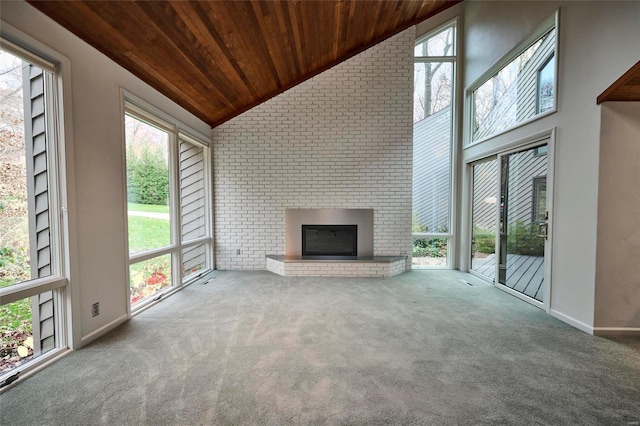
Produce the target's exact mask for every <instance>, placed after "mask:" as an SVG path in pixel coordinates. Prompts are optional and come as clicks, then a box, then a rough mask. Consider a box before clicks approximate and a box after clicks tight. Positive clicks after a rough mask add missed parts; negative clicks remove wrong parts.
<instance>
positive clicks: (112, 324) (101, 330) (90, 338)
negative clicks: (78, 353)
mask: <svg viewBox="0 0 640 426" xmlns="http://www.w3.org/2000/svg"><path fill="white" fill-rule="evenodd" d="M128 319H129V316H128V315H127V314H124V315H122V316H121V317H119V318H116V319H115V320H113V321H111V322H110V323H109V324H106V325H104V326H102V327H100V328H99V329H97V330H96V331H94V332H92V333H89V334H87V335H86V336H84V337H83V338H82V339H80V347H83V346H86V345H88V344H89V343H91V342H93V341H94V340H96V339H97V338H98V337H101V336H103V335H104V334H106V333H108V332H109V331H111V330H113V329H114V328H116V327H117V326H119V325H120V324H122V323H124V322H125V321H127V320H128Z"/></svg>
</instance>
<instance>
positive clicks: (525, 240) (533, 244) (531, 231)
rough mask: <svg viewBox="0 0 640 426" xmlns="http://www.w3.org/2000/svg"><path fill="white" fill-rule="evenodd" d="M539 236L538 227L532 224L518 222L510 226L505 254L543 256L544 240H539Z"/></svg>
mask: <svg viewBox="0 0 640 426" xmlns="http://www.w3.org/2000/svg"><path fill="white" fill-rule="evenodd" d="M539 234H540V229H539V226H538V225H536V224H534V223H525V222H524V221H522V220H519V221H517V222H516V223H515V224H513V225H510V226H509V233H508V236H507V253H510V254H521V255H526V256H542V255H543V254H544V238H541V237H540V236H539Z"/></svg>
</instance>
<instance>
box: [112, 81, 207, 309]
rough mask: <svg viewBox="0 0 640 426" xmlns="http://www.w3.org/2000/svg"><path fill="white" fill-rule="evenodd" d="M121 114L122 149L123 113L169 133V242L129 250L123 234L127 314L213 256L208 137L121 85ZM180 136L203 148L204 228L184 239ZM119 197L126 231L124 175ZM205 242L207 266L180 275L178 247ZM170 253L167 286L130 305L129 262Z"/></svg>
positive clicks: (181, 282)
mask: <svg viewBox="0 0 640 426" xmlns="http://www.w3.org/2000/svg"><path fill="white" fill-rule="evenodd" d="M120 98H121V117H122V132H121V134H122V140H123V147H124V150H125V151H126V131H125V124H124V118H125V116H126V115H129V116H131V117H134V118H135V119H137V120H140V121H142V122H144V123H146V124H148V125H150V126H153V127H156V128H159V129H161V130H163V131H165V132H167V133H168V135H169V144H168V145H169V146H168V149H169V174H170V180H169V191H170V197H169V200H170V202H169V210H170V212H171V222H172V224H171V225H172V226H171V243H170V244H169V245H167V246H163V247H160V248H154V249H150V250H145V251H142V252H137V253H133V254H130V253H129V239H128V236H126V238H125V246H126V247H125V249H126V250H125V253H124V255H125V257H126V265H127V266H128V267H127V268H126V274H125V285H126V294H127V315H128V317H131V316H133V315H135V314H137V313H139V312H142V311H143V310H144V309H146V308H148V307H149V306H150V305H151V304H153V303H155V302H156V301H158V300H159V299H160V298H162V297H165V296H167V295H170V294H172V293H174V292H176V291H179V290H181V289H182V288H184V287H185V286H186V285H188V284H190V283H192V282H193V281H195V280H197V279H198V278H200V277H201V276H202V275H204V274H206V273H208V272H210V271H212V270H213V269H214V265H215V260H214V259H213V248H212V245H213V225H212V217H211V205H212V191H211V186H210V185H211V174H212V170H211V167H212V162H211V158H210V156H211V154H210V149H211V138H210V137H207V136H205V135H203V134H202V133H200V132H198V131H197V130H195V129H193V128H191V127H190V126H188V125H186V124H184V123H183V122H181V121H180V120H178V119H176V118H174V117H173V116H172V115H170V114H168V113H166V112H164V111H163V110H161V109H159V108H157V107H155V106H153V105H151V104H150V103H148V102H146V101H145V100H143V99H142V98H140V97H138V96H136V95H134V94H132V93H130V92H129V91H127V90H125V89H123V88H121V89H120ZM180 140H184V141H186V142H188V143H191V144H194V145H197V146H200V147H202V148H203V150H204V161H205V164H204V169H205V170H204V180H205V194H206V197H205V207H204V209H205V220H206V225H205V232H206V235H204V236H202V237H198V238H195V239H191V240H188V241H185V242H182V241H181V233H180V229H181V223H182V217H181V214H182V212H181V206H180V188H179V184H178V182H179V180H180V170H179V166H178V162H179V154H178V146H179V143H180ZM122 161H123V170H126V155H123V159H122ZM123 183H124V187H123V198H124V206H125V210H124V217H125V223H127V232H128V215H127V181H126V176H125V179H124V182H123ZM203 243H204V244H205V247H206V252H205V253H206V256H207V260H208V268H206V269H205V270H203V271H199V272H197V273H195V274H192V275H189V276H185V277H182V251H183V250H184V249H185V248H189V247H193V246H196V245H199V244H203ZM167 254H171V255H172V256H171V259H172V260H171V275H172V276H171V286H170V287H168V288H166V289H164V290H163V291H161V292H159V293H158V294H157V295H156V296H154V297H151V298H149V299H147V300H143V301H141V302H140V303H138V304H136V306H134V307H132V306H131V303H130V290H131V287H130V282H129V281H130V276H129V274H130V268H129V267H130V266H131V265H133V264H136V263H140V262H143V261H146V260H150V259H153V258H156V257H159V256H163V255H167Z"/></svg>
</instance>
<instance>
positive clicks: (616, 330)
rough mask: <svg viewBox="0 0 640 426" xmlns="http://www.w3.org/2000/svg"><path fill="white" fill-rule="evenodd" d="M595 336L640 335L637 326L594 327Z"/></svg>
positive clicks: (639, 329)
mask: <svg viewBox="0 0 640 426" xmlns="http://www.w3.org/2000/svg"><path fill="white" fill-rule="evenodd" d="M593 334H594V335H596V336H640V328H638V327H594V329H593Z"/></svg>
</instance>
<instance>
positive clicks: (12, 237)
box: [0, 39, 67, 387]
mask: <svg viewBox="0 0 640 426" xmlns="http://www.w3.org/2000/svg"><path fill="white" fill-rule="evenodd" d="M0 42H1V43H0V387H2V386H3V385H5V384H8V383H10V382H11V381H12V379H13V378H16V377H17V375H16V374H19V373H20V371H22V370H24V369H27V368H30V367H31V366H33V365H34V364H37V363H38V362H39V361H42V360H44V359H46V358H47V357H48V356H49V355H53V353H55V352H57V351H56V349H59V348H62V347H64V346H65V345H66V343H65V335H64V333H63V329H62V328H61V327H60V324H61V322H62V319H63V312H64V306H63V304H64V299H63V297H62V293H63V290H64V288H65V287H66V285H67V279H66V277H65V276H64V275H63V253H64V252H63V237H64V235H65V233H64V232H63V229H62V226H63V223H62V220H60V214H59V212H61V211H62V209H61V205H62V200H63V191H62V189H63V188H61V185H60V183H59V180H58V174H57V170H59V169H60V167H61V166H60V164H61V160H60V159H59V158H58V148H59V146H58V144H59V141H58V139H57V135H56V131H55V130H56V128H57V126H56V123H54V122H53V119H54V117H56V116H57V115H56V111H55V109H56V93H57V90H56V86H55V84H54V81H56V80H55V78H54V77H55V72H56V71H55V67H54V65H53V64H50V63H48V62H46V61H44V60H42V59H40V58H39V57H36V56H35V55H33V54H32V53H31V52H28V51H26V50H24V49H22V48H20V47H18V46H17V45H14V44H13V43H10V42H8V41H6V40H4V39H1V40H0Z"/></svg>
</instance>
